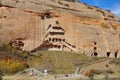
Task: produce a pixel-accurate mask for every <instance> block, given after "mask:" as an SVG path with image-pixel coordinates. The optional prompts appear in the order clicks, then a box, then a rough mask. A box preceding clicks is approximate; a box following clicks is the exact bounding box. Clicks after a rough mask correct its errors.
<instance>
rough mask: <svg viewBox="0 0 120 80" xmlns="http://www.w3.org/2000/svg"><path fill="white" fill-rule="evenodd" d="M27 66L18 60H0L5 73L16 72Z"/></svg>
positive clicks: (1, 68) (0, 68)
mask: <svg viewBox="0 0 120 80" xmlns="http://www.w3.org/2000/svg"><path fill="white" fill-rule="evenodd" d="M24 68H25V67H24V66H23V65H22V64H21V63H20V62H19V61H16V60H9V59H8V60H1V61H0V70H1V71H2V72H3V73H4V74H14V73H16V72H19V71H21V70H23V69H24Z"/></svg>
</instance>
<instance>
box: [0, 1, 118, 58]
mask: <svg viewBox="0 0 120 80" xmlns="http://www.w3.org/2000/svg"><path fill="white" fill-rule="evenodd" d="M0 39H1V42H9V43H10V45H11V46H13V47H15V48H17V49H19V50H25V51H30V52H36V51H44V50H60V51H74V52H77V53H83V54H86V55H89V56H98V57H116V58H118V57H120V51H119V49H120V19H119V18H118V17H117V16H116V15H115V14H113V13H111V12H110V11H109V10H102V9H100V8H98V7H96V6H89V5H87V4H85V3H81V2H77V1H75V2H72V1H69V0H0Z"/></svg>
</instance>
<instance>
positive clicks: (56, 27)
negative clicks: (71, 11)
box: [53, 26, 62, 29]
mask: <svg viewBox="0 0 120 80" xmlns="http://www.w3.org/2000/svg"><path fill="white" fill-rule="evenodd" d="M53 29H62V28H61V27H58V26H53Z"/></svg>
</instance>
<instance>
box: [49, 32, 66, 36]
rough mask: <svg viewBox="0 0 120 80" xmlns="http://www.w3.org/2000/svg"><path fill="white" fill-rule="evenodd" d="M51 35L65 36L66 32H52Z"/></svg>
mask: <svg viewBox="0 0 120 80" xmlns="http://www.w3.org/2000/svg"><path fill="white" fill-rule="evenodd" d="M50 34H51V35H64V32H50Z"/></svg>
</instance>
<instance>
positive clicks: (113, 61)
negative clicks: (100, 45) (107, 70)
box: [109, 58, 120, 66]
mask: <svg viewBox="0 0 120 80" xmlns="http://www.w3.org/2000/svg"><path fill="white" fill-rule="evenodd" d="M109 64H115V65H118V66H120V58H115V59H112V60H110V61H109Z"/></svg>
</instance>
